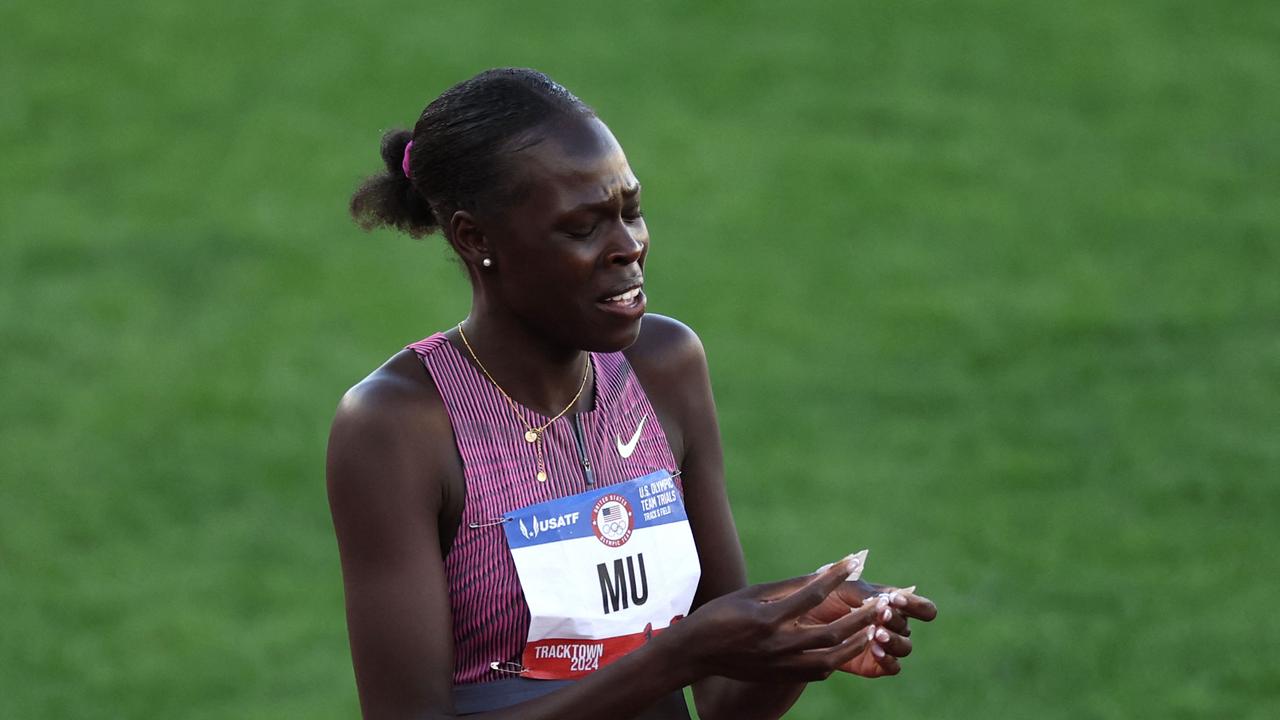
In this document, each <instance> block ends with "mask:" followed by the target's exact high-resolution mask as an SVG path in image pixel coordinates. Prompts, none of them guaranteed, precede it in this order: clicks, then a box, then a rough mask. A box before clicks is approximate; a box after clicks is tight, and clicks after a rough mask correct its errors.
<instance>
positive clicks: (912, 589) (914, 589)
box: [902, 585, 916, 595]
mask: <svg viewBox="0 0 1280 720" xmlns="http://www.w3.org/2000/svg"><path fill="white" fill-rule="evenodd" d="M902 592H904V593H911V594H912V595H915V594H916V586H915V585H912V586H911V587H909V588H902Z"/></svg>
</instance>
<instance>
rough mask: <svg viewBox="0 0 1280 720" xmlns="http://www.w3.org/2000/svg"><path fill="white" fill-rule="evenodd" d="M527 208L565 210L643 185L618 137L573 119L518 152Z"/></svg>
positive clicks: (593, 121)
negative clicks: (633, 171) (525, 188)
mask: <svg viewBox="0 0 1280 720" xmlns="http://www.w3.org/2000/svg"><path fill="white" fill-rule="evenodd" d="M516 156H517V158H518V160H517V162H518V163H519V168H520V169H519V172H520V173H521V174H522V175H523V176H524V177H523V178H522V179H523V181H524V183H525V185H526V187H527V190H528V195H527V197H526V202H524V203H521V205H522V206H525V207H530V206H533V207H540V208H543V209H545V210H554V211H564V210H569V209H572V208H574V207H577V206H579V205H584V204H595V203H601V202H605V201H608V200H611V199H613V198H615V197H618V196H619V195H621V194H622V193H623V192H624V191H626V190H632V189H634V188H635V187H636V186H637V185H638V184H639V183H638V182H637V180H636V176H635V174H634V173H632V172H631V166H630V165H629V164H628V163H627V156H626V154H625V153H623V152H622V146H621V145H619V144H618V141H617V139H616V138H614V137H613V133H611V132H609V128H608V127H607V126H606V125H605V124H604V123H603V122H601V121H600V120H599V119H598V118H594V117H587V118H574V119H572V120H570V121H567V122H562V123H558V124H556V125H553V126H551V127H550V128H547V129H545V130H543V131H542V133H541V134H540V137H539V138H538V139H537V140H535V142H534V143H533V144H532V145H529V146H527V147H525V148H523V149H521V150H519V151H517V153H516Z"/></svg>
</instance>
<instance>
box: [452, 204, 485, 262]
mask: <svg viewBox="0 0 1280 720" xmlns="http://www.w3.org/2000/svg"><path fill="white" fill-rule="evenodd" d="M449 236H450V237H451V238H452V239H453V246H454V248H456V249H457V251H458V255H460V256H462V260H463V262H465V263H466V264H467V265H469V266H471V268H472V269H479V268H480V267H481V265H480V262H481V261H482V260H484V259H485V258H492V257H493V249H492V248H490V247H489V240H488V238H486V237H485V234H484V229H483V228H481V227H480V224H479V222H477V221H476V218H475V216H474V215H472V214H471V213H469V212H467V211H466V210H459V211H457V212H455V213H454V214H453V217H451V218H449Z"/></svg>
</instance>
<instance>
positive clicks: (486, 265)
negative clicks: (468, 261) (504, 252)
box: [480, 258, 493, 267]
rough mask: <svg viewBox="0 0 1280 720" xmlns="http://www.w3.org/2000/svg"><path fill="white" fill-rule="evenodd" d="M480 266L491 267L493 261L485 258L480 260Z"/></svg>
mask: <svg viewBox="0 0 1280 720" xmlns="http://www.w3.org/2000/svg"><path fill="white" fill-rule="evenodd" d="M480 264H481V265H483V266H485V267H493V261H492V260H490V259H489V258H485V259H483V260H481V261H480Z"/></svg>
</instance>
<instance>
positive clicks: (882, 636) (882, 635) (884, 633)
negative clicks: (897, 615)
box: [876, 628, 889, 642]
mask: <svg viewBox="0 0 1280 720" xmlns="http://www.w3.org/2000/svg"><path fill="white" fill-rule="evenodd" d="M876 640H878V641H880V642H889V631H888V630H885V629H884V628H880V629H879V630H877V631H876Z"/></svg>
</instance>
